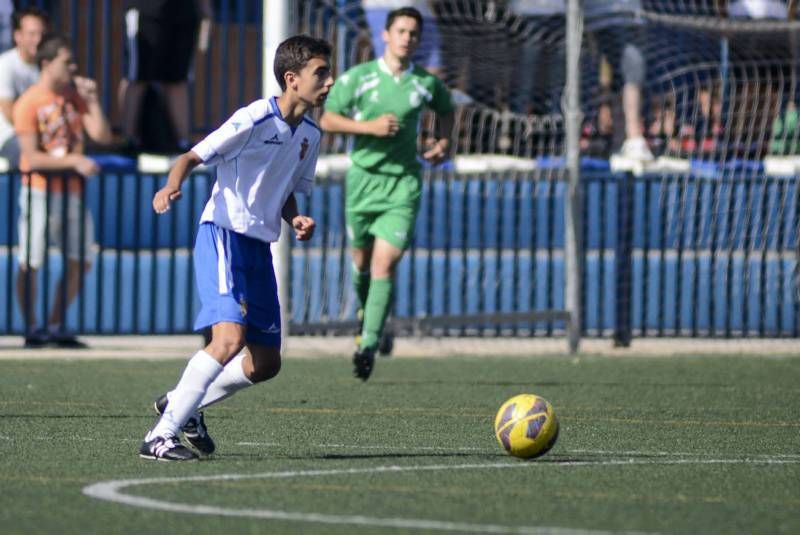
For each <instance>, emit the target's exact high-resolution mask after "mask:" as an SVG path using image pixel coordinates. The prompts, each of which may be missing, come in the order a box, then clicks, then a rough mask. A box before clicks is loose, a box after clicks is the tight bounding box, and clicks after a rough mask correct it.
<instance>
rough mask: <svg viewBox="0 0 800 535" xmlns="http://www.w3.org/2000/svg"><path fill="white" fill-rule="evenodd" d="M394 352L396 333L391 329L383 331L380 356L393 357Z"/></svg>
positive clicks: (379, 342) (379, 349) (379, 345)
mask: <svg viewBox="0 0 800 535" xmlns="http://www.w3.org/2000/svg"><path fill="white" fill-rule="evenodd" d="M393 350H394V333H393V332H392V330H391V329H390V328H385V329H383V333H382V334H381V338H380V340H379V341H378V354H379V355H380V356H382V357H391V356H392V351H393Z"/></svg>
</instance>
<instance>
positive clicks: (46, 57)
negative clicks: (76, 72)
mask: <svg viewBox="0 0 800 535" xmlns="http://www.w3.org/2000/svg"><path fill="white" fill-rule="evenodd" d="M62 48H66V49H67V50H70V44H69V40H68V39H67V38H66V37H65V36H63V35H60V34H57V33H51V34H47V35H45V36H44V37H42V40H41V42H40V43H39V46H38V47H36V58H35V59H36V66H37V67H39V69H40V70H41V68H42V63H43V62H45V61H53V60H54V59H55V57H56V56H57V55H58V51H59V50H61V49H62Z"/></svg>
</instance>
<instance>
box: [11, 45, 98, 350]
mask: <svg viewBox="0 0 800 535" xmlns="http://www.w3.org/2000/svg"><path fill="white" fill-rule="evenodd" d="M36 63H37V65H38V66H39V69H40V71H41V75H40V78H39V81H38V82H37V83H36V84H34V85H32V86H31V87H30V88H28V90H27V91H25V92H24V93H23V94H22V95H21V96H20V97H19V99H18V100H17V102H16V103H15V104H14V111H13V117H14V130H15V131H16V133H17V138H18V140H19V146H20V171H22V177H23V178H22V188H21V190H20V219H19V227H18V232H19V264H20V269H19V272H18V274H17V284H16V290H17V298H18V300H19V303H20V306H21V308H22V310H23V311H24V316H25V322H26V337H25V346H26V347H41V346H45V345H50V344H54V345H58V346H61V347H85V345H84V344H83V343H82V342H80V341H78V340H77V339H76V338H75V336H74V335H71V334H67V333H64V332H63V329H62V321H63V314H64V312H65V311H66V309H67V307H68V306H69V304H70V303H71V302H72V301H73V300H74V299H75V297H76V296H77V294H78V291H79V290H80V286H81V281H82V278H83V273H84V272H86V271H88V270H89V268H90V267H91V263H92V250H93V248H94V243H93V242H94V240H93V235H94V222H93V219H92V215H91V213H90V212H89V211H88V210H87V209H86V207H85V206H84V205H83V202H82V192H83V182H84V180H85V178H86V177H89V176H92V175H95V174H97V172H98V171H99V167H98V165H97V164H96V163H95V162H94V161H93V160H91V159H90V158H87V157H86V156H85V155H84V154H83V152H84V132H85V133H86V134H88V135H89V137H91V138H92V139H93V140H94V141H96V142H97V143H101V144H108V143H111V141H112V135H111V128H110V127H109V124H108V121H107V120H106V117H105V114H104V113H103V110H102V108H101V107H100V103H99V100H98V97H97V85H96V84H95V82H94V81H93V80H89V79H87V78H83V77H80V76H76V75H75V72H76V65H75V61H74V60H73V56H72V51H71V50H70V47H69V43H68V41H67V40H66V39H65V38H64V37H62V36H58V35H53V36H46V37H45V38H44V39H43V40H42V42H41V43H39V46H38V48H37V51H36ZM34 171H39V172H34ZM64 196H66V199H65V198H64ZM65 209H66V213H64V211H65ZM46 234H49V236H48V235H46ZM62 241H65V243H61V242H62ZM48 242H50V243H53V242H55V243H56V244H57V245H59V246H61V247H63V248H64V250H65V251H64V252H65V256H66V259H67V262H66V269H65V271H64V275H63V276H62V277H61V280H60V281H59V284H58V287H57V290H56V295H55V296H54V299H53V308H52V311H51V312H50V316H49V318H48V320H47V327H46V328H42V329H37V328H36V326H37V320H36V311H35V308H36V307H35V306H34V303H36V290H37V288H36V281H37V273H38V269H39V268H40V267H41V265H42V263H43V262H44V260H45V254H46V249H47V244H48Z"/></svg>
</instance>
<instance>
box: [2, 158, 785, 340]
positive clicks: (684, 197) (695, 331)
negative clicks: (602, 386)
mask: <svg viewBox="0 0 800 535" xmlns="http://www.w3.org/2000/svg"><path fill="white" fill-rule="evenodd" d="M164 179H165V177H164V176H163V175H147V174H139V173H137V172H134V171H129V170H119V171H113V170H107V171H105V172H104V173H103V174H102V175H101V176H99V177H96V178H95V179H92V180H89V181H87V187H86V192H85V197H84V198H85V202H86V205H87V206H88V207H89V209H90V210H91V212H92V214H93V216H94V219H95V229H96V232H95V240H96V241H97V251H96V253H97V254H96V258H95V262H94V264H93V266H92V268H91V271H90V272H89V273H88V274H87V275H86V277H85V279H84V287H83V289H82V291H81V294H80V295H79V297H78V299H77V300H76V302H75V303H74V304H73V306H72V307H71V308H70V309H69V310H68V314H67V326H68V327H69V328H70V329H74V330H76V331H78V332H81V333H109V334H111V333H139V334H146V333H183V332H189V331H190V330H191V324H192V321H193V317H194V315H195V313H196V311H197V308H198V301H197V296H196V295H195V290H194V281H193V278H192V262H193V260H192V256H191V248H192V243H193V236H194V232H195V229H196V224H197V220H198V219H199V215H200V212H201V210H202V207H203V205H204V203H205V201H206V199H207V197H208V195H209V192H210V186H211V184H212V176H211V175H208V174H195V175H193V176H192V177H191V179H190V180H189V181H188V182H187V183H186V185H185V186H184V198H183V199H182V200H181V201H180V202H179V203H177V204H176V205H175V207H174V209H173V210H171V211H170V212H169V213H168V214H167V215H165V216H156V215H155V214H154V213H153V212H152V209H151V207H150V206H151V205H150V203H151V199H152V196H153V194H154V192H155V191H156V190H157V188H158V186H159V184H162V183H163V181H164ZM583 180H584V188H585V189H584V191H585V195H584V224H585V228H584V229H583V230H584V238H585V239H584V245H585V259H584V270H585V271H584V285H583V288H584V291H583V320H584V321H583V325H584V334H585V335H589V336H610V335H611V334H612V333H613V334H614V336H615V337H616V339H617V340H618V341H619V342H620V343H624V342H625V341H626V340H629V339H630V337H631V336H637V337H642V336H648V337H649V336H673V335H676V334H679V335H686V336H714V337H734V336H762V337H775V336H778V337H787V336H788V337H797V336H798V335H800V331H799V327H798V325H799V324H800V318H799V317H798V309H797V300H796V292H797V282H796V279H795V276H796V272H797V262H798V222H799V221H800V187H799V186H798V180H797V179H796V178H795V177H784V178H781V177H766V176H764V175H753V174H752V173H745V174H742V173H738V172H725V173H720V174H719V175H713V176H708V175H707V174H663V175H646V176H642V177H633V176H632V175H626V174H613V173H610V172H608V171H586V172H585V173H584V176H583ZM19 189H20V186H19V176H18V175H15V174H4V175H0V206H2V207H4V208H5V210H6V211H5V215H4V217H3V219H2V222H0V281H2V282H0V284H2V287H3V288H4V289H5V292H4V293H5V302H4V303H2V305H0V332H2V333H5V334H12V333H22V332H23V331H24V325H23V321H22V316H21V314H20V311H19V306H18V304H17V303H16V300H15V298H14V277H15V274H16V272H17V269H18V268H17V259H16V256H15V255H16V250H15V247H16V244H17V243H18V241H17V230H16V222H17V217H18V215H17V214H18V196H19ZM565 189H566V184H565V179H564V174H563V171H561V170H560V169H545V170H539V171H535V172H526V173H519V172H513V173H512V172H508V173H506V172H504V173H490V174H457V173H454V172H452V171H445V172H435V173H431V174H428V175H426V178H425V181H424V190H423V199H422V203H421V207H420V216H419V219H418V221H417V228H416V238H415V240H414V243H413V245H412V247H411V249H410V250H409V252H408V254H407V255H406V256H405V258H404V259H403V261H402V262H401V264H400V266H399V268H398V278H397V291H396V302H395V307H394V316H395V317H396V318H400V319H402V318H405V319H412V318H414V319H421V318H427V319H436V318H443V317H450V316H463V315H473V316H474V315H475V314H483V315H486V316H489V319H486V320H484V321H480V322H476V321H471V322H462V323H460V324H458V323H456V324H450V325H448V326H447V327H441V328H440V329H439V331H438V332H440V333H442V334H483V335H487V336H496V335H505V334H512V335H516V336H540V335H549V334H553V333H558V332H560V331H562V330H563V328H564V322H563V320H552V319H551V320H544V319H541V318H536V319H535V320H532V319H530V318H529V319H527V320H523V319H520V318H519V317H518V318H516V319H513V320H512V319H509V317H508V314H514V313H519V314H521V315H523V316H524V315H525V314H530V313H535V312H536V311H544V310H557V309H562V308H563V306H564V277H565V272H564V211H563V205H564V193H565ZM343 195H344V192H343V185H342V182H341V180H339V179H335V178H322V179H320V180H319V182H318V184H317V187H316V188H315V190H314V193H313V195H312V196H311V198H310V199H308V200H303V199H301V207H302V208H303V209H304V210H308V211H309V213H310V214H311V215H312V216H313V217H314V218H315V219H316V220H317V222H318V233H317V234H316V235H315V237H314V239H313V240H311V241H310V242H308V243H304V244H297V243H295V244H293V246H292V250H291V251H292V271H291V304H290V306H291V311H292V316H291V321H292V329H293V330H294V332H325V331H336V330H337V328H340V327H341V325H343V324H346V323H347V322H350V323H352V320H353V318H354V313H355V304H354V298H353V296H352V292H351V290H350V284H349V278H350V260H349V256H348V252H347V249H346V247H347V244H346V239H345V232H344V225H343V223H344V215H343V211H342V210H343V208H342V207H343ZM47 258H48V270H47V279H46V280H45V279H44V274H43V273H41V274H40V277H41V278H42V280H41V283H40V288H42V289H44V288H48V289H49V291H41V292H40V294H39V296H38V301H37V303H36V304H35V306H36V309H37V310H39V311H40V313H39V317H40V318H42V317H43V312H44V311H45V310H46V309H47V308H48V307H49V306H50V303H52V295H53V291H54V286H55V283H56V280H57V278H58V277H59V276H60V273H61V270H62V265H63V261H64V258H63V257H62V253H61V252H60V251H57V250H56V249H51V250H50V252H49V254H48V257H47ZM502 314H506V316H499V318H500V319H496V320H492V319H491V316H492V315H502Z"/></svg>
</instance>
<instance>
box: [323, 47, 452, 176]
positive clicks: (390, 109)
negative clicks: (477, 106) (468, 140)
mask: <svg viewBox="0 0 800 535" xmlns="http://www.w3.org/2000/svg"><path fill="white" fill-rule="evenodd" d="M423 107H428V108H430V109H432V110H433V111H435V112H436V113H439V114H447V113H450V112H452V111H453V104H452V102H451V100H450V92H449V91H448V90H447V88H446V87H445V85H444V83H442V81H441V80H439V79H438V78H436V77H435V76H433V75H432V74H430V73H429V72H428V71H426V70H425V69H423V68H422V67H418V66H416V65H414V64H412V65H411V66H410V67H409V68H408V69H407V70H406V71H404V72H403V73H401V74H400V76H398V77H395V76H394V75H393V74H392V73H391V71H390V70H389V67H387V65H386V62H384V60H383V58H379V59H377V60H374V61H370V62H367V63H362V64H361V65H356V66H355V67H353V68H352V69H349V70H348V71H347V72H345V73H344V74H343V75H341V76H340V77H339V79H338V80H336V83H335V84H334V85H333V88H332V89H331V92H330V94H329V95H328V99H327V102H326V103H325V110H326V111H330V112H333V113H338V114H339V115H344V116H349V117H352V118H353V119H356V120H361V121H363V120H371V119H376V118H378V117H380V116H381V115H383V114H385V113H392V114H394V115H395V116H396V117H397V120H398V122H399V123H400V129H399V130H398V131H397V133H396V134H395V135H394V136H392V137H376V136H371V135H356V136H355V143H354V146H353V151H352V153H351V155H350V157H351V159H352V161H353V163H354V164H355V165H357V166H358V167H360V168H362V169H364V170H366V171H372V172H375V173H380V174H384V175H405V174H417V173H419V170H420V167H421V166H420V163H419V161H418V160H417V134H418V130H419V120H420V114H421V112H422V109H423Z"/></svg>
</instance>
